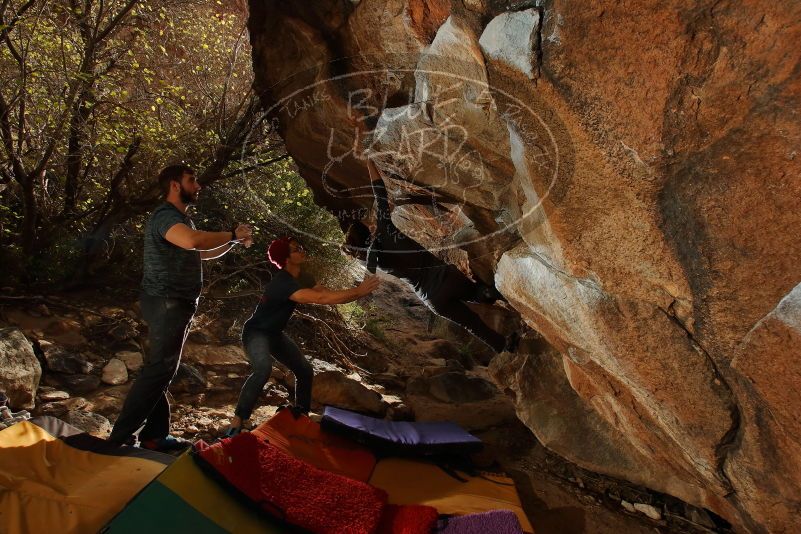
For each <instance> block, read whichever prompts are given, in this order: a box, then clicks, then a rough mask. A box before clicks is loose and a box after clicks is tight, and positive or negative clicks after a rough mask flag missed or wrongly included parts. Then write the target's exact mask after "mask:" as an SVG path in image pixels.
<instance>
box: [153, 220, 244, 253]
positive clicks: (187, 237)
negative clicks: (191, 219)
mask: <svg viewBox="0 0 801 534" xmlns="http://www.w3.org/2000/svg"><path fill="white" fill-rule="evenodd" d="M234 234H235V237H236V238H237V239H238V240H244V239H249V238H250V236H251V231H250V227H249V226H248V225H246V224H240V225H239V226H237V227H236V230H235V231H234ZM232 237H234V236H232V235H231V232H204V231H203V230H193V229H192V228H190V227H189V226H187V225H185V224H183V223H177V224H174V225H172V226H171V227H170V229H169V230H167V233H166V234H164V238H165V239H166V240H167V241H169V242H170V243H172V244H173V245H175V246H176V247H181V248H182V249H185V250H200V251H212V250H215V249H219V248H222V247H224V246H226V245H227V244H228V243H230V242H231V238H232ZM229 250H230V248H229ZM225 252H228V250H226V251H225ZM223 254H224V253H223ZM220 255H222V254H220Z"/></svg>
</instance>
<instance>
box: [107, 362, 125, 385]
mask: <svg viewBox="0 0 801 534" xmlns="http://www.w3.org/2000/svg"><path fill="white" fill-rule="evenodd" d="M101 380H102V381H103V383H104V384H109V385H111V386H118V385H120V384H124V383H126V382H127V381H128V369H127V368H126V367H125V364H124V363H123V362H122V360H118V359H117V358H112V359H110V360H109V362H108V363H107V364H106V366H105V367H103V375H102V377H101Z"/></svg>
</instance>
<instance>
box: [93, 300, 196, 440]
mask: <svg viewBox="0 0 801 534" xmlns="http://www.w3.org/2000/svg"><path fill="white" fill-rule="evenodd" d="M140 304H141V307H142V317H143V318H144V320H145V322H146V323H147V326H148V330H149V334H148V339H149V341H150V350H149V352H148V355H147V357H146V359H145V365H144V367H142V371H141V372H140V374H139V377H138V378H137V379H136V381H135V382H134V383H133V386H131V390H130V391H129V392H128V396H127V397H126V398H125V404H124V405H123V407H122V412H121V413H120V416H119V417H118V418H117V422H116V423H114V429H113V430H112V431H111V436H110V437H109V440H110V441H113V442H116V443H124V442H125V441H126V440H128V439H129V438H130V437H131V436H132V435H133V434H134V433H135V432H136V431H137V430H138V429H139V428H140V427H141V426H142V424H143V423H144V427H143V428H142V431H141V432H140V433H139V439H140V440H141V441H144V440H149V439H159V438H163V437H166V436H167V435H168V434H169V432H170V404H169V402H168V401H167V387H168V386H169V385H170V382H171V381H172V379H173V377H174V376H175V373H176V372H177V371H178V364H179V363H180V362H181V351H182V350H183V347H184V341H186V335H187V334H188V333H189V324H190V323H191V322H192V317H193V316H194V315H195V310H196V309H197V305H196V303H195V302H194V301H191V300H184V299H174V298H165V297H154V296H151V295H146V294H143V295H142V297H141V299H140Z"/></svg>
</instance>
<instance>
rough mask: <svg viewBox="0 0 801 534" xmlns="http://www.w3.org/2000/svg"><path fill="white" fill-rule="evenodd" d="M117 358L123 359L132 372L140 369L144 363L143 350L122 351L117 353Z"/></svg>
mask: <svg viewBox="0 0 801 534" xmlns="http://www.w3.org/2000/svg"><path fill="white" fill-rule="evenodd" d="M115 358H117V359H118V360H120V361H122V362H123V363H124V364H125V367H126V368H127V369H128V370H129V371H130V372H132V373H134V372H136V371H138V370H139V369H141V368H142V366H143V365H144V357H143V356H142V353H141V352H133V351H120V352H118V353H117V354H116V355H115Z"/></svg>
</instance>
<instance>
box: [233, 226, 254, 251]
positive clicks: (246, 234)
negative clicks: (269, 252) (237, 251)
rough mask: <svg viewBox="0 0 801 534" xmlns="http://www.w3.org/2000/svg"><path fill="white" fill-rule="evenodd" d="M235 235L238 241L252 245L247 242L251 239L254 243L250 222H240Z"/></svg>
mask: <svg viewBox="0 0 801 534" xmlns="http://www.w3.org/2000/svg"><path fill="white" fill-rule="evenodd" d="M234 235H236V239H237V241H239V242H241V243H242V244H243V245H245V246H250V245H248V244H247V243H246V242H247V241H250V243H251V244H252V243H253V230H251V228H250V225H249V224H240V225H239V226H237V227H236V230H234Z"/></svg>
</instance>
